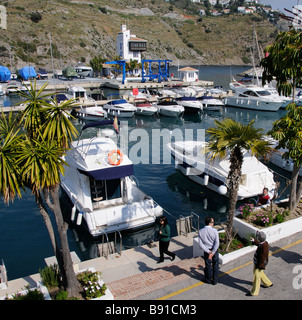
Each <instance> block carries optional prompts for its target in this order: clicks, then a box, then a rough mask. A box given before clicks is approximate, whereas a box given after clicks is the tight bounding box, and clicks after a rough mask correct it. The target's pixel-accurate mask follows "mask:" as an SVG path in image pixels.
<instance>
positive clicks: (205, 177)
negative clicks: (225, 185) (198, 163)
mask: <svg viewBox="0 0 302 320" xmlns="http://www.w3.org/2000/svg"><path fill="white" fill-rule="evenodd" d="M208 183H209V175H207V174H206V175H205V176H204V178H203V184H204V185H205V186H207V185H208Z"/></svg>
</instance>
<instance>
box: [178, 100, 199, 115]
mask: <svg viewBox="0 0 302 320" xmlns="http://www.w3.org/2000/svg"><path fill="white" fill-rule="evenodd" d="M175 100H176V101H177V103H178V104H179V105H181V106H183V107H184V108H185V113H191V114H192V113H198V112H200V111H202V110H203V104H202V102H201V101H200V100H198V99H197V98H196V97H194V96H190V97H187V96H183V97H180V98H175Z"/></svg>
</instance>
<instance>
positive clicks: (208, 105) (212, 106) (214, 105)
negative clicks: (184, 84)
mask: <svg viewBox="0 0 302 320" xmlns="http://www.w3.org/2000/svg"><path fill="white" fill-rule="evenodd" d="M198 99H200V101H201V102H202V104H203V110H204V111H219V110H221V108H222V107H223V106H224V103H223V102H222V101H221V100H220V99H218V98H215V97H213V96H208V95H204V96H202V97H200V98H198Z"/></svg>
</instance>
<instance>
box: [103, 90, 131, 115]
mask: <svg viewBox="0 0 302 320" xmlns="http://www.w3.org/2000/svg"><path fill="white" fill-rule="evenodd" d="M109 96H110V95H108V97H109ZM108 97H107V98H108ZM103 109H104V110H105V111H106V112H107V115H108V116H112V117H115V116H117V117H118V118H131V117H133V116H134V113H135V111H136V108H135V106H134V105H133V104H132V103H129V102H128V101H126V100H125V99H114V100H109V101H108V102H107V103H106V104H105V105H104V106H103Z"/></svg>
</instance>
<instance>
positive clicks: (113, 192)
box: [90, 178, 122, 202]
mask: <svg viewBox="0 0 302 320" xmlns="http://www.w3.org/2000/svg"><path fill="white" fill-rule="evenodd" d="M90 188H91V195H92V200H93V201H94V202H99V201H105V200H112V199H117V198H121V197H122V193H121V179H119V178H118V179H112V180H90Z"/></svg>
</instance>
